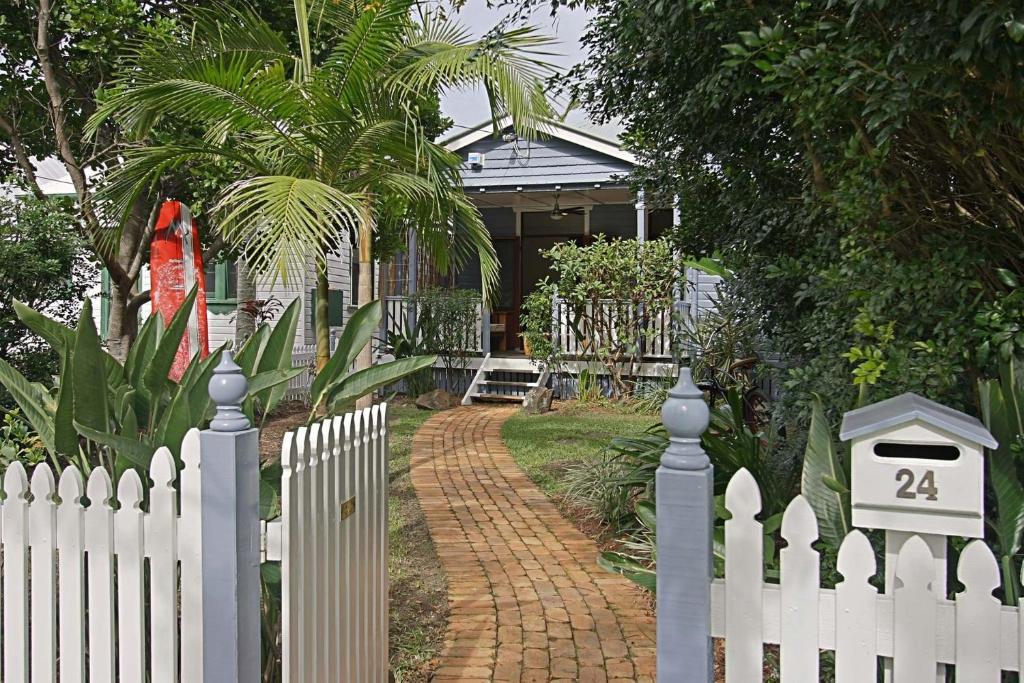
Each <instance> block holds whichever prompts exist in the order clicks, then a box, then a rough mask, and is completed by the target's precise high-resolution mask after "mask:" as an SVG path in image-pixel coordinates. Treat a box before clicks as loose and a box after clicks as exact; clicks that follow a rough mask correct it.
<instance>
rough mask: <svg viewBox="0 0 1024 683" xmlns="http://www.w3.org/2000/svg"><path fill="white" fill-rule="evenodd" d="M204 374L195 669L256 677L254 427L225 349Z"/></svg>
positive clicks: (209, 674) (221, 681) (227, 679)
mask: <svg viewBox="0 0 1024 683" xmlns="http://www.w3.org/2000/svg"><path fill="white" fill-rule="evenodd" d="M213 372H214V374H213V377H212V378H211V379H210V397H211V398H212V399H213V401H214V403H216V405H217V414H216V416H215V417H214V419H213V422H211V423H210V428H209V429H207V430H204V431H203V432H202V435H201V443H202V451H201V454H200V459H199V471H200V476H201V480H202V534H203V543H202V548H203V574H202V576H203V675H204V680H206V681H210V682H212V681H217V683H258V682H259V681H260V494H259V487H260V473H259V468H260V449H259V430H257V429H253V428H252V427H251V426H250V424H249V420H248V419H247V418H246V417H245V415H244V414H243V413H242V410H241V403H242V400H243V399H244V398H245V394H246V392H247V391H248V386H249V383H248V381H247V380H246V379H245V376H244V375H243V374H242V370H241V368H239V367H238V366H237V365H236V364H235V362H234V359H233V358H232V357H231V352H230V351H225V352H224V357H223V359H222V360H221V362H220V365H218V366H217V368H216V369H215V370H214V371H213Z"/></svg>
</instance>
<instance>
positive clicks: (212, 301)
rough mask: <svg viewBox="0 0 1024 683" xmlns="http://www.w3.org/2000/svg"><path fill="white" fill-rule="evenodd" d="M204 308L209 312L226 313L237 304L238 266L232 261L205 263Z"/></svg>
mask: <svg viewBox="0 0 1024 683" xmlns="http://www.w3.org/2000/svg"><path fill="white" fill-rule="evenodd" d="M204 272H205V275H206V309H207V310H208V311H209V312H211V313H228V312H230V311H233V310H235V307H236V306H237V304H238V267H237V266H236V265H235V262H234V261H216V262H214V263H207V264H206V267H205V269H204Z"/></svg>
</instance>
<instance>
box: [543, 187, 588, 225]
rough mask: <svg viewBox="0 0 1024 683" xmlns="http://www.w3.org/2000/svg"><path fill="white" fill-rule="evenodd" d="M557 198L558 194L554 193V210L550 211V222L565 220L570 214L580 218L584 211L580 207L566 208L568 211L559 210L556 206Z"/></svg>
mask: <svg viewBox="0 0 1024 683" xmlns="http://www.w3.org/2000/svg"><path fill="white" fill-rule="evenodd" d="M559 196H560V195H559V193H557V192H556V193H555V208H553V209H551V220H553V221H560V220H562V219H563V218H565V217H566V216H568V215H570V214H572V215H576V216H582V215H583V212H584V210H585V209H584V208H583V207H582V206H575V207H572V208H568V209H563V208H561V207H560V206H559V205H558V197H559Z"/></svg>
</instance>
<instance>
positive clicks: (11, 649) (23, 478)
mask: <svg viewBox="0 0 1024 683" xmlns="http://www.w3.org/2000/svg"><path fill="white" fill-rule="evenodd" d="M4 494H5V496H6V498H5V500H4V504H3V508H2V510H3V529H2V533H3V543H4V567H3V577H4V589H5V590H4V639H3V651H4V681H6V682H9V683H28V625H29V621H28V617H29V615H28V595H27V591H26V590H25V587H26V586H27V581H28V501H27V500H26V494H28V477H27V475H26V474H25V468H24V467H22V465H21V463H20V462H14V463H11V464H10V465H9V466H8V467H7V472H5V473H4Z"/></svg>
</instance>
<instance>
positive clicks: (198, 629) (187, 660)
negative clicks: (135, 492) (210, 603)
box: [178, 429, 203, 683]
mask: <svg viewBox="0 0 1024 683" xmlns="http://www.w3.org/2000/svg"><path fill="white" fill-rule="evenodd" d="M199 454H200V437H199V430H198V429H190V430H189V431H188V433H186V434H185V438H184V440H182V442H181V462H182V470H181V473H180V474H179V475H178V476H179V479H180V481H181V485H180V489H181V510H180V515H179V517H178V557H179V562H180V564H181V579H182V580H181V651H182V652H184V653H187V654H186V656H183V657H182V658H181V680H182V681H189V683H193V682H194V683H202V682H203V658H202V657H200V656H198V653H201V652H202V651H203V531H202V528H203V520H202V478H201V477H200V473H199Z"/></svg>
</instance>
